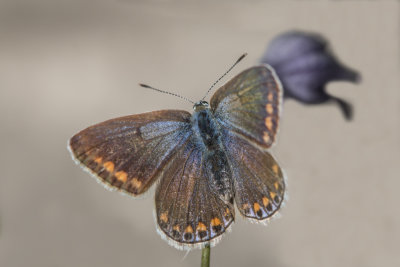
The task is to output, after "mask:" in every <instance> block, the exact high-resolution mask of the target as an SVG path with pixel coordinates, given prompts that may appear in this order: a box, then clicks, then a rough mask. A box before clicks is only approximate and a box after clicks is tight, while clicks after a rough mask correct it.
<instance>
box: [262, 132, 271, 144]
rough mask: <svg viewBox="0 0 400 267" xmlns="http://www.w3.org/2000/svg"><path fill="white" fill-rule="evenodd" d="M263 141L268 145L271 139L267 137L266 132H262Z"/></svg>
mask: <svg viewBox="0 0 400 267" xmlns="http://www.w3.org/2000/svg"><path fill="white" fill-rule="evenodd" d="M263 140H264V142H265V143H266V144H269V142H270V141H271V138H270V137H269V134H268V133H267V132H264V136H263Z"/></svg>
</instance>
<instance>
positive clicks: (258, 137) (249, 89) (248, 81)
mask: <svg viewBox="0 0 400 267" xmlns="http://www.w3.org/2000/svg"><path fill="white" fill-rule="evenodd" d="M281 98H282V88H281V85H280V82H279V79H278V78H277V76H276V75H275V72H274V71H273V69H272V68H271V67H269V66H268V65H261V66H256V67H252V68H250V69H247V70H245V71H243V72H242V73H240V74H238V75H237V76H236V77H234V78H233V79H232V80H230V81H229V82H227V83H226V84H225V85H224V86H222V87H221V88H220V89H218V91H217V92H216V93H215V94H214V95H213V97H212V98H211V103H210V104H211V109H212V111H213V113H214V115H215V117H216V119H217V120H218V121H219V123H220V124H221V125H222V126H224V127H226V128H228V129H230V130H231V131H235V132H237V133H239V134H240V135H243V136H245V137H247V138H249V139H251V140H252V141H254V142H257V143H258V144H259V145H261V146H263V147H265V148H267V147H270V146H271V145H272V143H273V142H274V141H275V137H276V133H277V130H278V124H279V113H280V109H281V101H282V99H281Z"/></svg>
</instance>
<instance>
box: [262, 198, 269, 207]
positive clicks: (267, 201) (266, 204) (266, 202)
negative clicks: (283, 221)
mask: <svg viewBox="0 0 400 267" xmlns="http://www.w3.org/2000/svg"><path fill="white" fill-rule="evenodd" d="M262 201H263V205H264V207H266V206H268V203H269V199H268V198H267V197H263V198H262Z"/></svg>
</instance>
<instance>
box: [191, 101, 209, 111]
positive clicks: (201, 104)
mask: <svg viewBox="0 0 400 267" xmlns="http://www.w3.org/2000/svg"><path fill="white" fill-rule="evenodd" d="M208 107H209V104H208V102H207V101H204V100H201V101H199V102H196V103H195V104H194V106H193V109H194V111H201V110H204V109H207V108H208Z"/></svg>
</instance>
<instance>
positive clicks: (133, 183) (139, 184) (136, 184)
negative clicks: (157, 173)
mask: <svg viewBox="0 0 400 267" xmlns="http://www.w3.org/2000/svg"><path fill="white" fill-rule="evenodd" d="M131 183H132V185H133V187H135V188H140V187H141V186H142V182H141V181H139V180H138V178H133V179H132V181H131Z"/></svg>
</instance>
